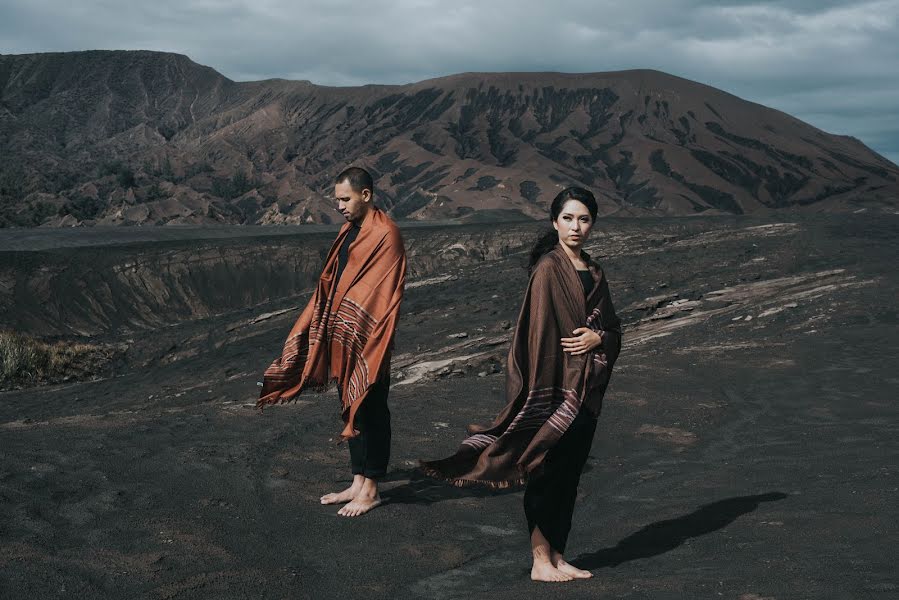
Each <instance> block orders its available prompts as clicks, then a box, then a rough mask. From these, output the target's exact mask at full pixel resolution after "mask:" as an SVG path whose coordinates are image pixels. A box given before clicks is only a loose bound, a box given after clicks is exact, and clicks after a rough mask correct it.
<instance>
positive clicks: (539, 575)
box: [531, 527, 574, 581]
mask: <svg viewBox="0 0 899 600" xmlns="http://www.w3.org/2000/svg"><path fill="white" fill-rule="evenodd" d="M531 553H532V554H533V555H534V565H533V566H532V567H531V579H532V580H534V581H571V580H572V579H574V577H573V576H571V575H570V574H569V573H564V572H562V571H560V570H559V569H557V568H556V567H555V565H554V564H553V562H552V560H551V559H552V558H554V557H555V556H556V555H557V554H558V552H556V551H554V550H553V549H552V548H551V547H550V545H549V542H548V541H547V540H546V538H545V537H544V536H543V532H542V531H540V528H539V527H535V528H534V531H533V532H531Z"/></svg>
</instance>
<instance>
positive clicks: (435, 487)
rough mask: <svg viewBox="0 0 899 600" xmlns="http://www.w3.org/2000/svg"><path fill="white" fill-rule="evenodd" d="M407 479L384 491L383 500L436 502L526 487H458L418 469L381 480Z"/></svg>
mask: <svg viewBox="0 0 899 600" xmlns="http://www.w3.org/2000/svg"><path fill="white" fill-rule="evenodd" d="M405 479H408V480H409V483H407V484H405V485H400V486H397V487H395V488H391V489H389V490H384V491H382V492H381V500H383V501H384V502H385V503H389V504H434V503H435V502H442V501H444V500H455V499H458V498H489V497H492V496H502V495H504V494H514V493H515V492H520V491H522V490H523V489H524V488H523V487H512V488H509V489H504V490H494V489H490V488H487V487H483V486H468V487H456V486H454V485H450V484H449V483H446V482H443V481H438V480H436V479H432V478H430V477H427V476H425V475H423V474H422V473H421V472H420V471H418V470H417V469H405V470H402V471H392V472H390V473H388V474H387V477H385V478H384V479H382V480H381V481H383V482H389V481H397V480H405Z"/></svg>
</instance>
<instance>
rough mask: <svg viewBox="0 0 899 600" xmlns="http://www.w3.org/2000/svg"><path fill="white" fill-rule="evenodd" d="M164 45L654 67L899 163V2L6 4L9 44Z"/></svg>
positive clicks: (87, 0)
mask: <svg viewBox="0 0 899 600" xmlns="http://www.w3.org/2000/svg"><path fill="white" fill-rule="evenodd" d="M94 48H107V49H149V50H165V51H171V52H179V53H183V54H187V55H188V56H190V57H191V58H192V59H193V60H195V61H197V62H199V63H202V64H205V65H209V66H211V67H213V68H215V69H216V70H218V71H220V72H222V73H223V74H224V75H226V76H228V77H231V78H232V79H237V80H252V79H264V78H269V77H284V78H289V79H309V80H311V81H313V82H315V83H318V84H323V85H358V84H362V83H408V82H412V81H419V80H422V79H428V78H431V77H440V76H443V75H448V74H451V73H457V72H462V71H566V72H590V71H608V70H617V69H629V68H654V69H659V70H662V71H666V72H669V73H672V74H674V75H679V76H682V77H686V78H688V79H693V80H696V81H701V82H703V83H707V84H709V85H712V86H715V87H719V88H721V89H724V90H727V91H729V92H731V93H734V94H736V95H738V96H741V97H743V98H746V99H749V100H753V101H755V102H760V103H762V104H765V105H768V106H772V107H774V108H778V109H780V110H783V111H785V112H788V113H790V114H793V115H795V116H797V117H798V118H800V119H803V120H805V121H808V122H810V123H812V124H813V125H816V126H817V127H820V128H821V129H824V130H826V131H829V132H832V133H839V134H845V135H853V136H855V137H858V138H860V139H861V140H862V141H864V142H865V143H867V144H868V145H869V146H871V147H872V148H874V149H875V150H877V151H878V152H880V153H881V154H883V155H885V156H886V157H887V158H889V159H890V160H892V161H893V162H899V61H897V60H896V57H897V56H899V0H871V1H861V2H849V1H843V2H838V1H802V0H795V1H783V2H739V1H733V2H729V3H727V4H726V5H722V4H719V3H717V2H713V1H709V0H702V1H701V0H668V1H667V2H650V1H648V0H631V1H630V2H626V3H622V2H611V1H609V0H596V1H589V0H557V1H556V2H554V3H547V2H536V1H533V2H523V1H520V2H513V1H511V0H498V1H489V0H483V1H481V2H474V1H471V0H459V1H457V2H455V3H445V2H437V1H434V0H401V1H387V0H370V1H369V2H358V1H356V0H334V1H327V0H318V1H302V2H296V1H290V0H177V1H176V0H154V1H152V2H134V3H119V2H114V1H113V0H79V2H75V3H70V2H63V1H61V0H5V2H4V5H3V7H2V8H0V51H2V52H4V53H23V52H47V51H64V50H83V49H94Z"/></svg>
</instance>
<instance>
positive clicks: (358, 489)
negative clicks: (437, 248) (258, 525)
mask: <svg viewBox="0 0 899 600" xmlns="http://www.w3.org/2000/svg"><path fill="white" fill-rule="evenodd" d="M334 184H335V185H334V195H335V197H336V199H337V209H338V210H339V211H340V212H341V213H342V214H343V216H344V217H345V218H346V220H347V222H346V223H345V224H344V226H343V227H342V228H341V230H340V233H338V234H337V239H336V240H334V244H333V245H332V246H331V250H330V252H329V253H328V257H327V259H325V266H324V269H323V270H322V274H321V277H320V278H319V281H318V286H317V287H316V290H315V293H314V294H313V295H312V299H311V300H310V301H309V304H308V305H307V306H306V309H305V310H304V311H303V313H302V314H301V315H300V317H299V319H297V322H296V324H295V325H294V326H293V329H292V330H291V331H290V335H288V337H287V341H286V342H285V343H284V350H283V352H282V355H281V357H280V358H278V359H276V360H275V362H274V363H272V365H271V366H270V367H269V368H268V369H267V370H266V371H265V377H264V381H263V387H262V392H261V394H260V397H259V401H258V403H257V404H258V406H259V407H263V406H265V405H266V404H274V403H277V402H287V401H289V400H292V399H294V398H295V397H296V396H297V395H298V394H300V392H302V391H303V390H304V389H306V388H309V387H312V388H317V389H321V388H324V387H326V386H327V385H328V383H329V382H331V381H336V382H337V388H338V393H339V395H340V400H341V408H342V416H343V419H344V422H345V423H346V426H345V427H344V429H343V431H342V432H341V435H342V436H343V437H344V438H346V439H347V440H348V445H349V448H350V463H351V465H352V472H353V483H352V485H350V487H348V488H347V489H345V490H343V491H342V492H337V493H333V494H326V495H324V496H322V497H321V503H322V504H346V506H344V507H343V508H341V509H340V510H339V511H338V513H337V514H339V515H342V516H345V517H357V516H359V515H362V514H365V513H367V512H368V511H370V510H371V509H373V508H375V507H376V506H378V505H379V504H380V503H381V498H380V496H379V494H378V479H380V478H381V477H383V476H384V475H385V474H386V472H387V463H388V461H389V459H390V411H389V410H388V408H387V393H388V391H389V389H390V354H391V351H392V349H393V336H394V332H395V331H396V326H397V320H398V318H399V312H400V302H401V301H402V298H403V286H404V284H405V280H406V252H405V249H404V248H403V240H402V238H401V237H400V232H399V229H398V228H397V226H396V224H395V223H394V222H393V221H391V220H390V219H389V218H388V217H387V215H386V214H385V213H384V212H383V211H381V210H379V209H378V208H377V207H375V206H374V204H373V203H372V190H373V188H374V186H373V183H372V178H371V175H369V173H368V172H367V171H365V170H364V169H360V168H358V167H350V168H349V169H346V170H345V171H343V172H342V173H341V174H340V175H338V176H337V178H336V179H335V181H334Z"/></svg>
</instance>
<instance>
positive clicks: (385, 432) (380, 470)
mask: <svg viewBox="0 0 899 600" xmlns="http://www.w3.org/2000/svg"><path fill="white" fill-rule="evenodd" d="M389 391H390V375H389V374H388V375H385V376H384V377H382V378H381V379H379V380H378V381H376V382H375V383H374V385H372V386H371V389H370V390H369V392H368V395H367V396H366V397H365V399H364V400H363V401H362V406H360V407H359V410H358V411H357V412H356V421H355V426H356V429H358V430H359V435H357V436H356V437H354V438H350V439H349V441H348V442H347V443H348V445H349V447H350V465H351V466H352V469H353V475H364V476H365V477H367V478H369V479H380V478H381V477H384V475H386V474H387V463H388V462H390V409H388V408H387V393H388V392H389Z"/></svg>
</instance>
